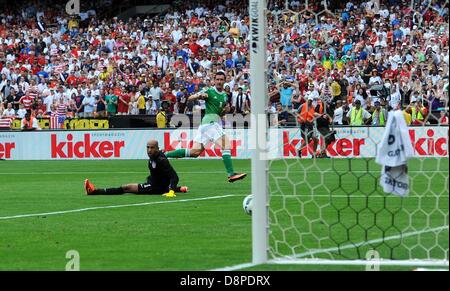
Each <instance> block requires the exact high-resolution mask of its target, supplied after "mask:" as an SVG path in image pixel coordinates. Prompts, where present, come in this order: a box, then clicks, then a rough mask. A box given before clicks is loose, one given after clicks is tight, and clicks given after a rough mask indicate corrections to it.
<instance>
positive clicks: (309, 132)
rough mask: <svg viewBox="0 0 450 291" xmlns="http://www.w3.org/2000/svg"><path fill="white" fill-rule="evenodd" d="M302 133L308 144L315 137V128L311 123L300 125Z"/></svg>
mask: <svg viewBox="0 0 450 291" xmlns="http://www.w3.org/2000/svg"><path fill="white" fill-rule="evenodd" d="M300 131H301V133H302V138H303V139H304V140H305V141H307V142H309V141H310V140H311V139H312V138H313V136H314V126H313V124H312V123H310V122H305V123H302V124H300Z"/></svg>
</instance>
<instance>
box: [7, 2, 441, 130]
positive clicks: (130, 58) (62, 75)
mask: <svg viewBox="0 0 450 291" xmlns="http://www.w3.org/2000/svg"><path fill="white" fill-rule="evenodd" d="M246 2H247V1H239V0H226V1H195V2H194V1H183V2H182V3H181V1H179V2H177V3H175V4H174V5H173V6H172V8H171V9H170V10H169V11H168V12H167V13H165V14H164V15H158V16H156V17H135V18H130V19H128V20H126V21H124V20H120V19H118V18H117V17H109V18H101V17H99V16H98V15H97V13H96V11H95V10H92V9H91V10H87V11H86V12H83V13H81V14H80V16H79V17H73V16H69V15H67V14H66V13H65V11H64V8H63V7H58V6H53V7H52V6H38V5H34V4H28V5H26V6H24V7H21V9H5V10H3V12H2V13H1V14H0V74H1V80H0V117H3V118H23V117H24V116H25V114H26V112H27V111H31V112H32V115H34V116H35V117H48V116H55V115H56V116H58V120H59V122H60V123H62V122H64V119H65V118H73V117H87V118H94V117H109V116H114V115H116V114H119V115H127V114H128V115H138V114H147V115H156V114H157V113H158V112H160V111H161V110H164V111H169V112H171V113H174V114H178V113H185V114H193V113H195V112H201V111H202V110H204V109H205V105H204V103H203V102H204V101H202V100H200V101H196V102H188V97H189V96H190V95H191V94H194V93H196V92H198V91H199V90H202V88H204V87H207V86H211V85H214V83H213V80H212V77H213V76H214V73H215V72H217V71H220V70H222V71H224V72H225V73H226V76H227V78H226V84H225V90H226V92H227V95H228V102H229V109H230V112H231V113H233V114H244V115H245V114H248V113H249V112H250V105H251V101H252V96H251V85H252V84H250V77H249V60H250V52H249V50H248V47H249V26H250V20H249V17H248V7H247V3H246ZM268 2H269V11H270V13H269V17H268V27H267V35H268V65H269V71H268V72H269V74H268V75H269V80H270V81H269V84H268V85H269V98H268V99H269V103H268V104H267V110H268V112H271V113H276V115H277V118H276V120H275V125H279V126H283V125H286V124H287V120H288V119H289V115H291V114H292V113H293V112H297V111H298V109H299V108H300V107H301V105H302V104H303V103H305V102H307V100H313V104H318V103H320V104H322V105H323V107H322V108H325V111H326V112H327V113H328V114H329V115H330V116H331V118H332V120H333V122H334V123H335V124H350V125H363V124H366V125H377V126H379V125H381V126H382V125H384V124H385V122H386V118H387V112H388V111H389V110H391V109H392V108H401V109H402V110H403V111H404V114H405V118H406V120H407V122H408V124H412V125H424V124H448V117H447V116H448V98H449V97H448V96H449V93H448V87H449V82H448V72H449V53H448V40H449V38H448V35H449V29H448V16H449V11H448V2H447V1H444V0H434V1H431V0H426V1H414V0H413V1H399V0H389V1H381V3H382V4H381V7H379V10H377V9H375V8H376V7H374V4H373V1H347V2H342V3H337V1H333V3H332V4H330V5H326V3H327V2H325V1H307V3H308V7H305V1H296V0H294V1H288V8H289V9H288V10H287V9H286V2H285V1H284V0H281V1H268ZM325 8H326V9H325ZM412 8H413V9H412ZM253 85H254V84H253ZM255 86H257V85H255ZM253 99H254V100H261V97H253ZM165 105H167V106H165Z"/></svg>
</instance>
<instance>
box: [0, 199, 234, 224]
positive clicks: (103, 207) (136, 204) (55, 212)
mask: <svg viewBox="0 0 450 291" xmlns="http://www.w3.org/2000/svg"><path fill="white" fill-rule="evenodd" d="M233 196H236V195H222V196H212V197H203V198H192V199H180V200H176V199H175V200H167V201H154V202H144V203H134V204H122V205H108V206H96V207H88V208H79V209H71V210H62V211H54V212H45V213H31V214H19V215H12V216H3V217H0V220H8V219H17V218H26V217H35V216H49V215H58V214H67V213H77V212H84V211H90V210H98V209H111V208H124V207H134V206H146V205H157V204H166V203H180V202H191V201H202V200H213V199H222V198H228V197H233Z"/></svg>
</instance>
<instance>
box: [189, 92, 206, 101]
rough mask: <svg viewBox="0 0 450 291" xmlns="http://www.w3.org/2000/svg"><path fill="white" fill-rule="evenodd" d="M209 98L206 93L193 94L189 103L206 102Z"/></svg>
mask: <svg viewBox="0 0 450 291" xmlns="http://www.w3.org/2000/svg"><path fill="white" fill-rule="evenodd" d="M207 98H208V94H206V93H204V92H199V93H196V94H193V95H191V96H189V98H188V101H195V100H198V99H203V100H205V99H207Z"/></svg>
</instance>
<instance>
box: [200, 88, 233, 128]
mask: <svg viewBox="0 0 450 291" xmlns="http://www.w3.org/2000/svg"><path fill="white" fill-rule="evenodd" d="M204 92H205V93H206V94H208V98H207V99H206V100H205V105H206V110H205V116H204V117H203V120H202V124H210V123H214V122H219V123H220V116H221V114H222V112H223V108H224V107H225V105H226V104H227V99H228V98H227V93H225V91H222V92H219V91H217V89H216V88H215V87H211V88H208V89H206V90H205V91H204Z"/></svg>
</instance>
